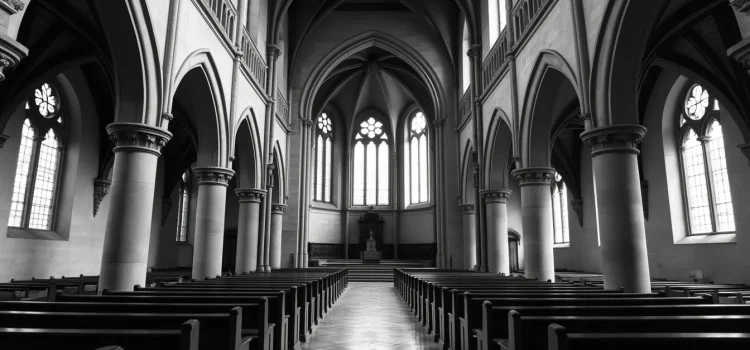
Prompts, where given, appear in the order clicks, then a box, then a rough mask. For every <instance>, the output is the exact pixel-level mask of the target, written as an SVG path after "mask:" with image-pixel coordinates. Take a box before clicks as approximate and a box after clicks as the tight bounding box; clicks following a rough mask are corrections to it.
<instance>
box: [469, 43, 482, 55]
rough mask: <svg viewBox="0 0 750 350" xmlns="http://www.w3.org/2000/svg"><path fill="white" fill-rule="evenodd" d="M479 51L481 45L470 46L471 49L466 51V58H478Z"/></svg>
mask: <svg viewBox="0 0 750 350" xmlns="http://www.w3.org/2000/svg"><path fill="white" fill-rule="evenodd" d="M481 51H482V45H478V44H474V45H471V47H470V48H469V51H466V56H469V57H476V56H479V54H480V53H481Z"/></svg>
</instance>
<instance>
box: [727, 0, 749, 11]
mask: <svg viewBox="0 0 750 350" xmlns="http://www.w3.org/2000/svg"><path fill="white" fill-rule="evenodd" d="M729 4H730V5H732V7H733V8H734V10H735V11H737V12H748V10H750V0H730V1H729Z"/></svg>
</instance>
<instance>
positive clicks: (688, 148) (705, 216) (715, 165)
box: [679, 85, 735, 234]
mask: <svg viewBox="0 0 750 350" xmlns="http://www.w3.org/2000/svg"><path fill="white" fill-rule="evenodd" d="M719 118H720V114H719V102H718V100H716V99H715V98H714V97H713V96H712V95H711V94H710V93H709V92H708V90H706V89H704V88H703V87H701V86H700V85H693V86H692V87H691V88H690V89H689V90H688V93H687V96H686V97H685V109H684V111H683V113H681V115H680V116H679V124H680V128H681V133H682V137H681V139H680V142H681V143H680V145H679V146H680V152H681V157H680V160H681V163H682V184H683V188H684V190H685V197H686V206H687V207H686V212H687V216H688V223H689V227H690V233H691V234H710V233H715V232H732V231H734V230H735V225H734V208H733V205H732V193H731V190H730V187H729V177H728V175H727V164H726V156H725V151H724V135H723V133H722V130H721V124H720V122H719Z"/></svg>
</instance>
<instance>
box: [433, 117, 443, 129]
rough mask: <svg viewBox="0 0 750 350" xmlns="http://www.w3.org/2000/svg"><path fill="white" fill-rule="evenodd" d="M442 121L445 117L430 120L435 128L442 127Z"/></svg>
mask: <svg viewBox="0 0 750 350" xmlns="http://www.w3.org/2000/svg"><path fill="white" fill-rule="evenodd" d="M444 123H445V118H442V119H435V120H433V121H432V125H433V126H435V129H439V128H442V127H443V124H444Z"/></svg>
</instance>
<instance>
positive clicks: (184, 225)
mask: <svg viewBox="0 0 750 350" xmlns="http://www.w3.org/2000/svg"><path fill="white" fill-rule="evenodd" d="M189 180H190V174H188V172H187V171H185V172H184V173H183V174H182V178H181V179H180V187H179V191H180V203H179V207H178V208H177V242H187V229H188V216H189V215H190V214H189V211H188V209H189V206H190V183H189V182H188V181H189Z"/></svg>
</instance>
